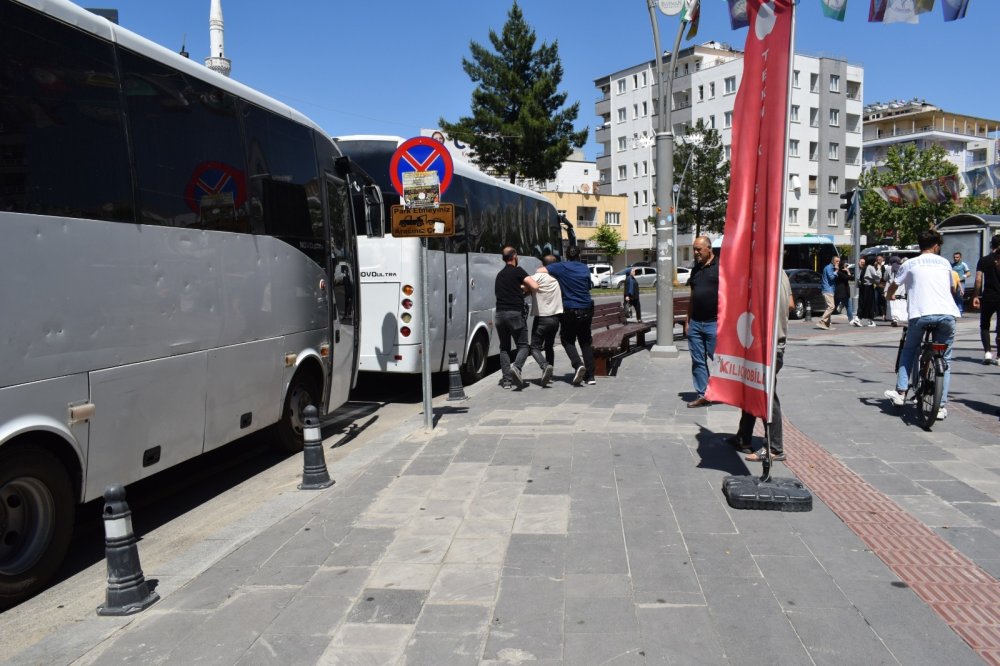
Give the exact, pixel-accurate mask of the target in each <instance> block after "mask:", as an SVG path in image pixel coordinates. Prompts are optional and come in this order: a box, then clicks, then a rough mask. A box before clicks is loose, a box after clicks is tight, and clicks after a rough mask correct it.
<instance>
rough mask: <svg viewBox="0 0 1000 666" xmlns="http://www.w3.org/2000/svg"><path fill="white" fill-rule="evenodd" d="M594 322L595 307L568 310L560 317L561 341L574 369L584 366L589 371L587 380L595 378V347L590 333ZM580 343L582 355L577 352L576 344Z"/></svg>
mask: <svg viewBox="0 0 1000 666" xmlns="http://www.w3.org/2000/svg"><path fill="white" fill-rule="evenodd" d="M593 320H594V306H593V305H591V306H590V307H588V308H567V309H566V310H565V311H564V312H563V313H562V316H560V317H559V326H560V329H559V341H560V342H561V343H562V346H563V349H565V350H566V356H569V361H570V363H571V364H572V365H573V369H574V370H575V369H576V368H579V367H580V366H581V365H583V366H584V367H585V368H586V369H587V375H586V376H587V379H592V378H593V377H594V346H593V337H592V335H591V333H590V325H591V323H592V322H593ZM577 342H579V343H580V353H581V354H583V360H582V361H581V360H580V354H578V353H577V352H576V344H577Z"/></svg>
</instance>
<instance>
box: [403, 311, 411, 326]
mask: <svg viewBox="0 0 1000 666" xmlns="http://www.w3.org/2000/svg"><path fill="white" fill-rule="evenodd" d="M400 319H402V320H403V323H404V324H409V323H410V320H411V319H413V315H411V314H410V313H409V312H404V313H403V316H402V317H400Z"/></svg>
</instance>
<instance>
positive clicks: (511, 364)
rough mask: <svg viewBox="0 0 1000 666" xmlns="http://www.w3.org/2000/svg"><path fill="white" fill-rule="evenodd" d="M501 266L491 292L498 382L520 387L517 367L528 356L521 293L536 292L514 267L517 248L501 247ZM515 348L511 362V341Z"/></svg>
mask: <svg viewBox="0 0 1000 666" xmlns="http://www.w3.org/2000/svg"><path fill="white" fill-rule="evenodd" d="M503 261H504V267H503V268H501V269H500V272H499V273H497V277H496V281H495V283H494V293H495V295H496V299H497V306H496V314H495V315H494V323H495V325H496V329H497V336H499V338H500V370H501V371H502V377H501V379H500V385H501V386H503V387H504V388H509V387H510V386H511V385H513V386H516V387H517V388H518V389H523V388H524V387H525V386H526V384H525V382H524V380H523V379H521V369H522V368H523V367H524V361H525V360H526V359H527V358H528V351H529V348H528V305H527V303H526V302H525V300H524V297H525V295H527V294H533V293H535V292H536V291H538V283H537V282H535V279H534V278H532V277H531V276H530V275H528V273H527V272H526V271H525V270H524V269H523V268H521V267H520V266H518V265H517V264H518V257H517V250H515V249H514V248H513V247H511V246H510V245H507V246H505V247H504V248H503ZM512 341H513V343H514V344H515V345H516V347H517V354H516V356H515V357H514V359H513V361H512V360H511V357H510V345H511V342H512Z"/></svg>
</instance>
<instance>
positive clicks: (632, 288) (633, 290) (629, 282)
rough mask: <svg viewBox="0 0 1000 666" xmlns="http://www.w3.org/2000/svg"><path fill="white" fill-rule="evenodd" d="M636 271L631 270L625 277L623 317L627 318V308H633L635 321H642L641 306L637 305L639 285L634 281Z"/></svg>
mask: <svg viewBox="0 0 1000 666" xmlns="http://www.w3.org/2000/svg"><path fill="white" fill-rule="evenodd" d="M635 274H636V270H635V269H634V268H633V269H632V270H630V271H629V272H628V275H626V276H625V283H624V284H625V317H626V318H627V317H628V309H629V307H630V306H631V307H633V308H635V319H636V321H642V306H640V305H639V283H638V282H637V281H636V279H635Z"/></svg>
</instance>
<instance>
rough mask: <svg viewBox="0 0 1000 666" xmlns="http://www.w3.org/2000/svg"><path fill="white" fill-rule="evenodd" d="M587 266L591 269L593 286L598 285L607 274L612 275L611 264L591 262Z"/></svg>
mask: <svg viewBox="0 0 1000 666" xmlns="http://www.w3.org/2000/svg"><path fill="white" fill-rule="evenodd" d="M587 268H589V269H590V286H592V287H596V286H597V285H598V284H599V283H600V282H601V278H602V277H604V276H605V275H611V264H590V265H588V266H587Z"/></svg>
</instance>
